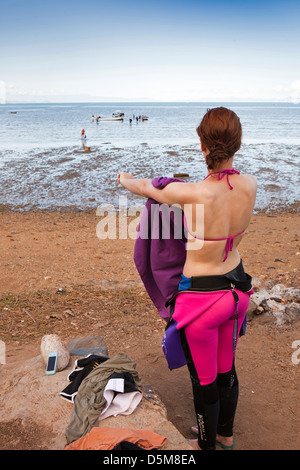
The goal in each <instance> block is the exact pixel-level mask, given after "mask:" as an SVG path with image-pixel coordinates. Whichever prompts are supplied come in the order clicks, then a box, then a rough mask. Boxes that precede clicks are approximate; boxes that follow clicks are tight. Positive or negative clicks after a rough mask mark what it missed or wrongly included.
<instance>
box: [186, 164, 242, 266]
mask: <svg viewBox="0 0 300 470" xmlns="http://www.w3.org/2000/svg"><path fill="white" fill-rule="evenodd" d="M215 174H217V175H218V179H219V180H222V179H223V178H224V176H225V175H226V176H227V183H228V186H229V188H230V189H233V186H232V185H231V184H230V182H229V175H233V174H238V175H239V174H240V172H239V171H237V170H234V168H231V169H228V170H220V171H214V172H212V173H209V174H208V175H207V176H206V177H205V178H204V179H203V181H204V180H206V178H208V177H209V176H211V175H215ZM183 224H184V227H185V228H186V230H187V231H188V233H189V234H190V235H191V236H192V237H193V238H196V239H197V240H202V241H210V242H219V241H223V240H227V242H226V246H225V256H224V259H223V262H224V261H226V259H227V257H228V252H229V251H232V248H233V240H234V238H235V237H238V236H239V235H242V234H243V233H245V230H243V231H242V232H240V233H237V234H236V235H232V236H231V237H225V238H198V237H195V236H194V235H193V234H192V233H191V232H190V231H189V229H188V227H187V223H186V219H185V215H184V216H183Z"/></svg>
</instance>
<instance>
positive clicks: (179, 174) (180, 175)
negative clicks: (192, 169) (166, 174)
mask: <svg viewBox="0 0 300 470" xmlns="http://www.w3.org/2000/svg"><path fill="white" fill-rule="evenodd" d="M189 176H190V175H189V174H188V173H174V174H173V177H174V178H188V177H189Z"/></svg>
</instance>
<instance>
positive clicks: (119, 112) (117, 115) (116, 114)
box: [112, 111, 124, 118]
mask: <svg viewBox="0 0 300 470" xmlns="http://www.w3.org/2000/svg"><path fill="white" fill-rule="evenodd" d="M123 116H124V113H122V112H121V111H116V112H115V113H112V117H114V118H120V117H123Z"/></svg>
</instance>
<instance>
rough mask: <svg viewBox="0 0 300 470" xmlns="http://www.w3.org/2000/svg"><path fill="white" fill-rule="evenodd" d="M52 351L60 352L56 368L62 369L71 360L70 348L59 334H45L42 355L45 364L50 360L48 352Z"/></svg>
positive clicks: (42, 342)
mask: <svg viewBox="0 0 300 470" xmlns="http://www.w3.org/2000/svg"><path fill="white" fill-rule="evenodd" d="M52 352H57V353H58V360H57V366H56V370H57V371H60V370H63V369H65V368H66V367H67V366H68V364H69V361H70V353H69V351H68V349H67V348H66V346H65V344H64V343H63V342H62V340H61V339H60V337H59V336H58V335H55V334H52V335H45V336H43V338H42V341H41V355H42V359H43V361H44V363H45V365H46V364H47V361H48V354H49V353H52Z"/></svg>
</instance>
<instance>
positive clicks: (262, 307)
mask: <svg viewBox="0 0 300 470" xmlns="http://www.w3.org/2000/svg"><path fill="white" fill-rule="evenodd" d="M253 281H254V282H252V285H253V290H254V294H253V295H252V296H251V299H250V303H249V307H248V312H247V316H248V320H250V321H251V320H252V319H253V317H254V316H255V315H260V314H262V313H265V314H267V315H273V316H274V317H275V320H276V321H275V324H276V325H277V326H278V325H284V324H287V323H291V322H293V321H296V320H299V318H300V289H296V288H294V287H286V286H285V285H284V284H275V285H272V284H268V283H265V282H263V281H261V280H260V279H258V278H254V279H253Z"/></svg>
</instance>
